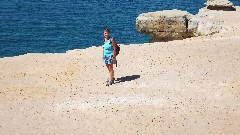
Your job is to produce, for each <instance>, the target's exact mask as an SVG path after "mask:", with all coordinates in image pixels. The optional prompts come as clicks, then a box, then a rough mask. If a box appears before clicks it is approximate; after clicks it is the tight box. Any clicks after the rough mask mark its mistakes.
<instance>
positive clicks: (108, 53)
mask: <svg viewBox="0 0 240 135" xmlns="http://www.w3.org/2000/svg"><path fill="white" fill-rule="evenodd" d="M111 40H112V38H109V40H108V41H107V42H105V43H104V45H103V49H104V55H105V56H111V55H113V47H112V42H111Z"/></svg>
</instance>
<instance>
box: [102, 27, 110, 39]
mask: <svg viewBox="0 0 240 135" xmlns="http://www.w3.org/2000/svg"><path fill="white" fill-rule="evenodd" d="M103 35H104V37H105V38H109V37H110V30H109V29H104V30H103Z"/></svg>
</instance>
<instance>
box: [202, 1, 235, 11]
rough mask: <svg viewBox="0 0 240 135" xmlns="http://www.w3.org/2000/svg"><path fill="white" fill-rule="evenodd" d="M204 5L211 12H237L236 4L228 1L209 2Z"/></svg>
mask: <svg viewBox="0 0 240 135" xmlns="http://www.w3.org/2000/svg"><path fill="white" fill-rule="evenodd" d="M204 4H205V5H206V7H207V8H208V9H210V10H235V8H234V4H233V3H232V2H231V1H228V0H208V1H207V2H206V3H204Z"/></svg>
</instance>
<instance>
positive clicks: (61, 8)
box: [0, 0, 240, 58]
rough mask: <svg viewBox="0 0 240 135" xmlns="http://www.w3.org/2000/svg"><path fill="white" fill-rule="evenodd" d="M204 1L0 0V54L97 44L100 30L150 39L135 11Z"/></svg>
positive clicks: (190, 7) (126, 38) (191, 8)
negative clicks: (139, 25)
mask: <svg viewBox="0 0 240 135" xmlns="http://www.w3.org/2000/svg"><path fill="white" fill-rule="evenodd" d="M206 1H207V0H1V2H0V58H2V57H10V56H16V55H22V54H25V53H49V52H51V53H57V52H65V51H67V50H72V49H80V48H81V49H82V48H87V47H90V46H100V45H102V39H103V36H102V30H103V29H104V28H109V29H110V30H111V35H112V36H114V37H115V38H116V40H117V42H118V43H124V44H130V43H131V44H132V43H145V42H148V41H149V40H150V37H148V36H146V35H144V34H141V33H138V32H136V28H135V27H136V26H135V23H136V17H137V16H138V15H139V14H141V13H144V12H152V11H159V10H170V9H179V10H185V11H188V12H190V13H192V14H196V13H197V12H198V10H199V9H200V8H202V7H204V2H206ZM231 1H232V2H233V3H234V4H235V5H240V1H239V0H231Z"/></svg>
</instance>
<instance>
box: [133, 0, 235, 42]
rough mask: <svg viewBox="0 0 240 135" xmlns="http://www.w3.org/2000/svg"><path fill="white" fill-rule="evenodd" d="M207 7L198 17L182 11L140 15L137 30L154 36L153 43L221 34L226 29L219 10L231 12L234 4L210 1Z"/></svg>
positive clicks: (217, 0)
mask: <svg viewBox="0 0 240 135" xmlns="http://www.w3.org/2000/svg"><path fill="white" fill-rule="evenodd" d="M205 5H206V6H207V7H204V8H202V9H200V10H199V12H198V14H196V15H192V14H190V13H188V12H186V11H181V10H164V11H157V12H149V13H143V14H140V15H139V16H138V17H137V19H136V29H137V31H138V32H141V33H145V34H147V35H149V36H152V37H153V38H152V40H151V42H155V41H170V40H178V39H184V38H188V37H193V36H207V35H212V34H215V33H219V32H221V31H222V30H223V29H224V28H223V26H222V24H223V23H224V22H223V21H222V20H220V19H219V13H220V12H219V11H218V10H220V9H222V10H230V8H234V5H233V3H232V2H229V1H228V0H208V2H206V3H205ZM213 9H216V10H213ZM234 9H235V8H234ZM222 12H224V11H222Z"/></svg>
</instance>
